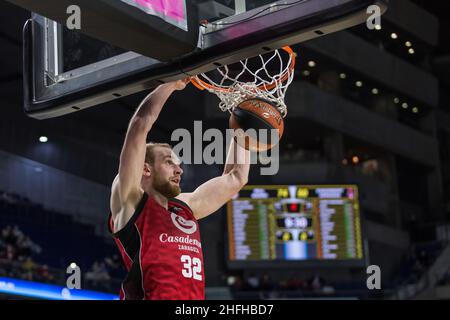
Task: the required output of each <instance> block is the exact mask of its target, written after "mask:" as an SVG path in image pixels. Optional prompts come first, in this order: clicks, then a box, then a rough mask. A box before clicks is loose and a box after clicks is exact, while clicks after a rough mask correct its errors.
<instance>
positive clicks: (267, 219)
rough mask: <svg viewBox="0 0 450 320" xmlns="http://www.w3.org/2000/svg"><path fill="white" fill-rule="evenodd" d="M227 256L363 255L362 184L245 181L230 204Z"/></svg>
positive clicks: (352, 257)
mask: <svg viewBox="0 0 450 320" xmlns="http://www.w3.org/2000/svg"><path fill="white" fill-rule="evenodd" d="M227 221H228V242H229V260H230V261H236V262H244V261H283V260H284V261H304V260H362V259H363V249H362V238H361V223H360V211H359V202H358V188H357V186H354V185H342V186H306V185H285V186H246V187H244V188H243V189H242V190H241V191H240V192H239V194H237V195H236V196H235V197H234V198H233V199H232V200H231V201H229V202H228V204H227Z"/></svg>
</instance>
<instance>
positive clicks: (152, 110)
mask: <svg viewBox="0 0 450 320" xmlns="http://www.w3.org/2000/svg"><path fill="white" fill-rule="evenodd" d="M175 88H176V87H175V83H173V82H172V83H166V84H163V85H160V86H159V87H158V88H156V89H155V90H154V91H153V92H151V93H150V94H149V95H148V96H147V97H146V98H145V99H144V100H143V101H142V102H141V104H140V105H139V108H138V109H137V110H136V113H135V114H134V116H133V118H132V119H131V121H130V125H131V124H133V123H140V124H141V125H143V126H144V129H146V130H148V131H150V129H151V127H152V126H153V124H154V123H155V121H156V120H157V119H158V116H159V114H160V112H161V110H162V108H163V107H164V104H165V103H166V101H167V99H169V97H170V96H171V94H172V93H173V92H174V91H175Z"/></svg>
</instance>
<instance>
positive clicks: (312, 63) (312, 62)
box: [308, 60, 316, 68]
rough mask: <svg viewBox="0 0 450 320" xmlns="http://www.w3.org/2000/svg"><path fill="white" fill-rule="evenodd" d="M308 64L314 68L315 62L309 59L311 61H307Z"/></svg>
mask: <svg viewBox="0 0 450 320" xmlns="http://www.w3.org/2000/svg"><path fill="white" fill-rule="evenodd" d="M308 66H309V67H310V68H314V67H315V66H316V62H315V61H313V60H311V61H309V62H308Z"/></svg>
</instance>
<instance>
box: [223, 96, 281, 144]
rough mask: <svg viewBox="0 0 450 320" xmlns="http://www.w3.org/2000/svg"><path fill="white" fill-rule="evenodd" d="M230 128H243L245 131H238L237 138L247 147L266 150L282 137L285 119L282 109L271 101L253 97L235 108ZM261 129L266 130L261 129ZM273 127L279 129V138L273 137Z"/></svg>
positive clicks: (239, 142)
mask: <svg viewBox="0 0 450 320" xmlns="http://www.w3.org/2000/svg"><path fill="white" fill-rule="evenodd" d="M230 128H232V129H234V130H238V129H242V130H243V132H242V131H239V130H238V131H237V132H238V134H237V135H236V137H235V139H236V141H237V143H238V144H239V145H241V146H242V147H244V148H245V149H247V150H250V151H257V152H259V151H266V150H270V149H271V148H273V146H275V145H276V144H277V143H278V141H279V140H280V139H281V137H282V135H283V131H284V120H283V116H282V115H281V113H280V111H279V110H278V109H277V108H276V107H275V106H274V105H273V104H272V103H271V102H269V101H266V100H263V99H259V98H252V99H248V100H245V101H243V102H241V103H240V104H239V105H238V106H237V107H236V108H234V109H233V112H232V114H231V117H230ZM249 129H254V130H249ZM261 129H264V130H263V131H260V130H261ZM272 129H276V130H278V137H277V139H273V138H272V134H271V130H272ZM239 133H240V134H239Z"/></svg>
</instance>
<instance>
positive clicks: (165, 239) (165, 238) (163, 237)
mask: <svg viewBox="0 0 450 320" xmlns="http://www.w3.org/2000/svg"><path fill="white" fill-rule="evenodd" d="M159 241H160V242H162V243H178V244H180V243H183V244H187V245H194V246H197V247H199V248H201V247H202V244H201V243H200V241H198V240H197V239H192V238H191V237H190V236H186V237H179V236H170V235H168V234H167V233H161V234H160V235H159Z"/></svg>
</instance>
